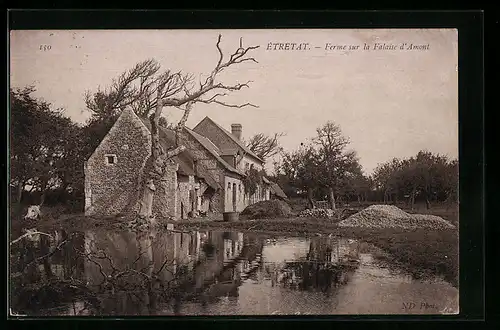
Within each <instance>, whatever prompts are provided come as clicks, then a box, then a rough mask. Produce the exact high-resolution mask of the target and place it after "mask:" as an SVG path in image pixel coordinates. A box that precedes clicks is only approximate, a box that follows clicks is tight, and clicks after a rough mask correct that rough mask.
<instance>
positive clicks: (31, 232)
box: [10, 229, 52, 245]
mask: <svg viewBox="0 0 500 330" xmlns="http://www.w3.org/2000/svg"><path fill="white" fill-rule="evenodd" d="M36 234H39V235H45V236H49V237H50V238H52V235H50V234H47V233H44V232H41V231H36V230H31V229H28V231H27V232H26V234H24V235H21V236H19V237H18V238H16V239H15V240H13V241H12V242H10V245H12V244H14V243H17V242H19V241H20V240H22V239H23V238H25V237H28V236H32V235H36Z"/></svg>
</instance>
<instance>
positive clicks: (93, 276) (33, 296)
mask: <svg viewBox="0 0 500 330" xmlns="http://www.w3.org/2000/svg"><path fill="white" fill-rule="evenodd" d="M52 234H53V235H52V237H47V236H38V237H37V239H35V240H33V241H30V240H24V241H23V242H21V244H18V245H16V248H15V249H13V250H12V251H11V269H10V271H11V282H10V283H11V297H12V299H11V306H12V310H13V312H15V313H17V314H22V315H51V316H61V315H100V316H104V315H113V316H116V315H123V316H125V315H293V314H300V315H331V314H347V315H348V314H443V313H457V312H458V290H457V289H456V288H454V287H452V286H451V285H450V284H448V283H447V282H444V281H442V280H439V279H427V280H415V279H412V278H411V277H410V276H408V275H406V274H405V273H404V272H403V271H402V270H399V269H397V268H396V267H394V266H391V265H384V264H383V263H381V262H379V261H378V260H377V258H376V257H375V256H376V254H374V251H375V250H372V248H370V247H369V246H368V247H367V245H366V244H364V243H361V242H358V241H356V240H353V239H347V238H341V239H339V238H335V237H329V236H318V237H313V238H305V237H276V238H269V237H263V236H259V235H258V234H256V233H245V234H243V233H238V232H224V231H206V232H174V231H162V232H147V233H134V232H129V231H122V232H109V231H108V232H106V231H87V232H74V233H71V234H68V233H66V232H64V231H57V232H54V233H52Z"/></svg>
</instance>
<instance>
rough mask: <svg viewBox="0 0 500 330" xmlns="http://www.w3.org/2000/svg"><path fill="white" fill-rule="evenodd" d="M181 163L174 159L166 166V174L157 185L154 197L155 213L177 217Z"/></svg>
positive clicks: (156, 214)
mask: <svg viewBox="0 0 500 330" xmlns="http://www.w3.org/2000/svg"><path fill="white" fill-rule="evenodd" d="M178 169H179V165H178V164H177V163H175V162H174V161H173V160H170V161H169V164H168V165H167V166H166V168H165V175H164V177H163V179H162V180H161V182H160V184H159V185H157V186H156V192H155V195H154V199H153V215H155V216H160V217H162V218H172V219H175V218H177V213H178V212H177V210H178V209H177V199H178V196H177V194H176V189H177V170H178Z"/></svg>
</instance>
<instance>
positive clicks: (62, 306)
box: [8, 28, 460, 317]
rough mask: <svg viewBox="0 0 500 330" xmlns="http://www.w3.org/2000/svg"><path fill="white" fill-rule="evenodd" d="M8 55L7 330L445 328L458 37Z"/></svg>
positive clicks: (93, 37)
mask: <svg viewBox="0 0 500 330" xmlns="http://www.w3.org/2000/svg"><path fill="white" fill-rule="evenodd" d="M9 47H10V53H9V74H10V81H9V84H10V96H9V119H8V120H9V125H8V126H9V128H8V129H9V131H8V133H9V137H10V141H9V147H8V150H9V156H8V159H9V174H8V184H9V196H8V198H9V212H10V219H9V236H10V237H9V243H8V245H9V258H10V259H9V263H8V271H9V275H8V276H9V283H8V285H9V291H8V296H9V297H8V306H9V310H10V315H11V316H19V317H22V316H27V317H33V316H53V317H56V316H57V317H59V316H73V317H76V316H115V317H116V316H222V315H229V316H243V315H248V316H259V315H351V316H352V315H456V314H458V313H459V312H460V306H459V203H458V194H459V192H458V188H459V178H458V177H459V176H458V173H459V172H458V167H459V162H458V155H459V123H458V121H459V111H458V103H459V102H458V31H457V29H451V28H450V29H442V28H426V29H385V28H384V29H382V28H375V29H220V30H215V29H189V30H188V29H170V30H169V29H157V30H152V29H148V30H146V29H143V30H140V29H137V30H120V29H116V30H104V29H103V30H22V29H20V30H11V31H10V35H9Z"/></svg>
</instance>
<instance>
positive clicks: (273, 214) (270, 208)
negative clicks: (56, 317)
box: [241, 200, 292, 219]
mask: <svg viewBox="0 0 500 330" xmlns="http://www.w3.org/2000/svg"><path fill="white" fill-rule="evenodd" d="M291 212H292V209H291V208H290V206H289V205H288V204H287V203H285V202H283V201H281V200H272V201H262V202H257V203H255V204H252V205H249V206H247V207H246V208H245V209H244V210H243V212H241V215H242V216H244V217H246V218H249V219H263V218H281V217H288V216H289V215H290V214H291Z"/></svg>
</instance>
